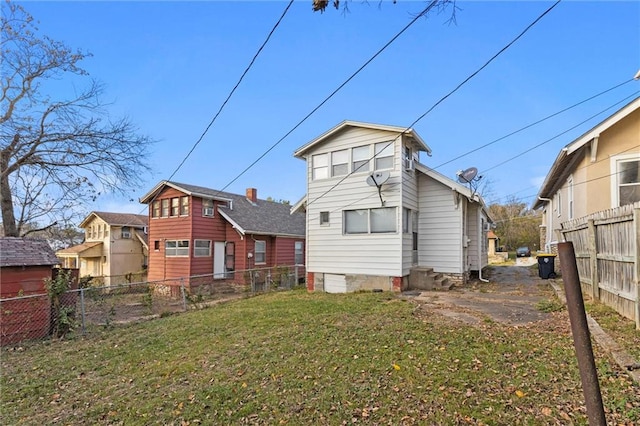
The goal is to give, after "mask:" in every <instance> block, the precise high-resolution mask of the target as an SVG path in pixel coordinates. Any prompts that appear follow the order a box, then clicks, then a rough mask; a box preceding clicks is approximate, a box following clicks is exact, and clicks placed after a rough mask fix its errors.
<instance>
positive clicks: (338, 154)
mask: <svg viewBox="0 0 640 426" xmlns="http://www.w3.org/2000/svg"><path fill="white" fill-rule="evenodd" d="M347 173H349V150H347V149H341V150H340V151H333V152H332V153H331V176H344V175H346V174H347Z"/></svg>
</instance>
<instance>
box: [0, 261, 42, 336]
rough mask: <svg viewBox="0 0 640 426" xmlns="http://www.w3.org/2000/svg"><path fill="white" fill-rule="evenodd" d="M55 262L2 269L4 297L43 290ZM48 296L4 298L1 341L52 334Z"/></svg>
mask: <svg viewBox="0 0 640 426" xmlns="http://www.w3.org/2000/svg"><path fill="white" fill-rule="evenodd" d="M52 274H53V269H52V267H51V265H42V266H25V267H22V266H17V267H5V268H2V270H1V271H0V297H1V298H3V299H5V298H10V297H16V296H18V295H24V296H27V295H32V294H43V295H46V293H47V291H46V290H45V288H44V280H45V279H47V278H52V276H53V275H52ZM49 310H50V302H49V297H48V296H43V297H37V298H33V299H18V300H11V301H6V302H2V309H0V326H1V327H0V345H7V344H11V343H17V342H20V341H22V340H24V339H37V338H41V337H45V336H47V335H48V334H49V327H50V320H51V318H50V312H49Z"/></svg>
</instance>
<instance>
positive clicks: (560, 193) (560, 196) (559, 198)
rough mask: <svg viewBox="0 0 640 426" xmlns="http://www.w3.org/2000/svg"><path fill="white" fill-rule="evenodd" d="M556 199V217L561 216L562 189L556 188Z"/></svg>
mask: <svg viewBox="0 0 640 426" xmlns="http://www.w3.org/2000/svg"><path fill="white" fill-rule="evenodd" d="M557 198H558V201H557V202H556V210H557V211H558V217H560V216H562V189H559V190H558V196H557Z"/></svg>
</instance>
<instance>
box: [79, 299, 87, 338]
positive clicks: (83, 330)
mask: <svg viewBox="0 0 640 426" xmlns="http://www.w3.org/2000/svg"><path fill="white" fill-rule="evenodd" d="M80 315H81V318H82V335H83V336H84V335H85V334H86V332H87V329H86V327H85V315H84V288H81V289H80Z"/></svg>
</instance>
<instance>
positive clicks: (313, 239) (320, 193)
mask: <svg viewBox="0 0 640 426" xmlns="http://www.w3.org/2000/svg"><path fill="white" fill-rule="evenodd" d="M396 136H397V133H393V132H386V131H379V130H372V129H362V128H350V129H348V130H345V131H344V132H342V133H340V134H338V135H336V137H335V138H333V139H331V140H329V141H327V142H326V143H324V144H323V145H322V146H321V147H319V148H318V149H317V150H315V151H314V152H312V153H310V154H309V156H308V157H307V182H308V188H307V194H308V195H307V259H308V265H307V270H308V271H310V272H325V273H334V274H368V275H383V276H400V275H401V274H402V210H401V208H400V207H401V201H402V197H401V194H402V175H403V173H404V172H402V171H401V168H400V166H401V164H400V163H401V160H400V158H401V157H400V147H401V143H400V140H397V141H395V143H394V168H393V170H389V172H390V175H391V177H390V179H389V180H388V181H387V182H386V183H385V184H384V185H383V187H382V189H383V190H382V197H383V200H384V201H385V207H396V232H395V233H389V234H363V235H344V234H343V211H344V210H352V209H365V208H379V207H380V198H379V196H378V190H377V188H376V187H371V186H369V185H367V183H366V178H367V176H368V175H369V174H370V173H371V172H372V169H373V162H372V164H371V165H370V170H369V171H366V172H359V173H355V174H353V175H351V176H349V177H347V178H345V179H344V181H342V182H341V183H340V184H339V185H337V186H335V188H334V185H336V184H337V183H338V182H339V181H340V180H341V179H343V178H344V176H340V177H335V178H333V177H330V178H327V179H320V180H315V181H314V180H312V176H311V173H312V161H311V154H319V153H325V152H332V151H335V150H340V149H347V148H353V147H357V146H362V145H369V144H371V145H373V144H375V143H378V142H386V141H391V140H393V139H394V138H395V137H396ZM372 152H373V151H372ZM323 211H328V212H330V213H329V215H330V220H329V225H328V226H320V220H319V217H320V212H323Z"/></svg>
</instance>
